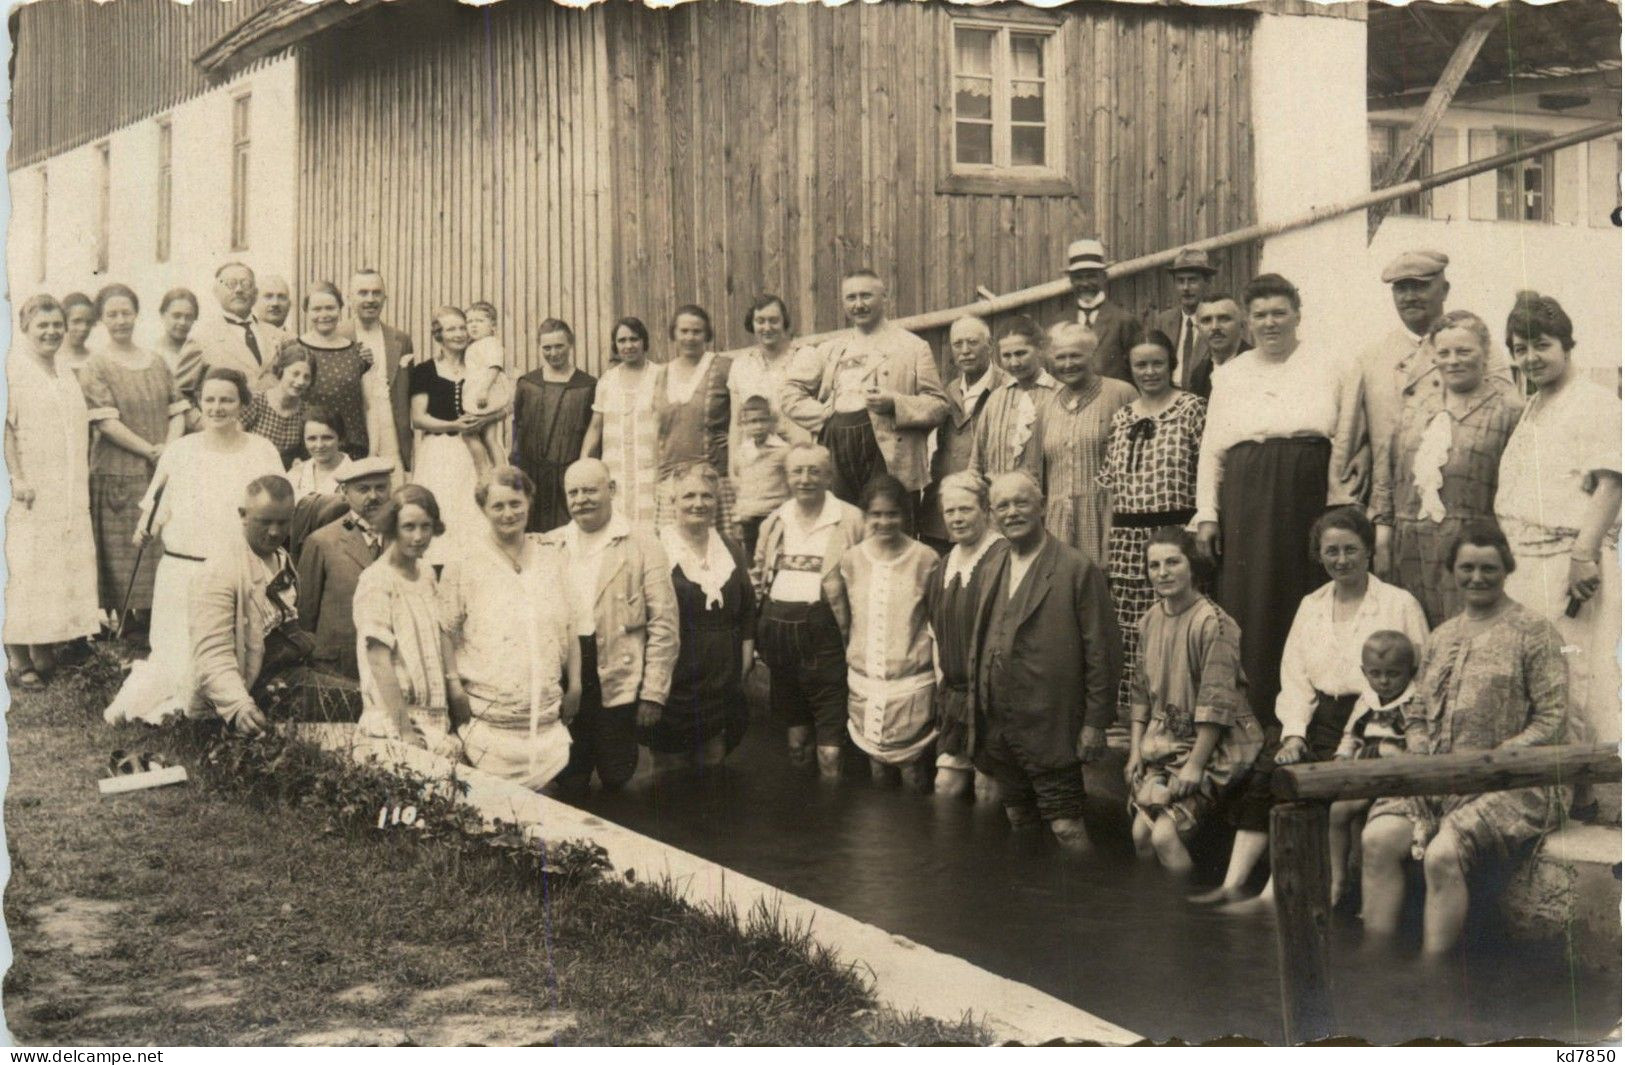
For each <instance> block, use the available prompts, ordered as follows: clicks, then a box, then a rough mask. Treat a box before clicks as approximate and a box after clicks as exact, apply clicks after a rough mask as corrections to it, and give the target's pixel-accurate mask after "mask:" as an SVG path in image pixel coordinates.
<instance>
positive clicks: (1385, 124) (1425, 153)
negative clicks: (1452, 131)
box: [1367, 119, 1433, 218]
mask: <svg viewBox="0 0 1625 1065" xmlns="http://www.w3.org/2000/svg"><path fill="white" fill-rule="evenodd" d="M1367 125H1368V127H1369V128H1370V129H1371V130H1378V129H1380V130H1384V131H1385V132H1386V134H1387V135H1388V136H1389V137H1390V138H1392V140H1393V143H1392V145H1390V147H1389V152H1388V161H1389V162H1392V161H1393V159H1394V157H1395V156H1396V155H1397V154H1398V152H1399V149H1400V147H1401V146H1402V145H1403V144H1404V143H1405V135H1406V134H1407V133H1409V132H1410V130H1411V128H1412V126H1411V124H1410V123H1408V122H1396V121H1392V120H1383V119H1373V120H1371V121H1370V122H1369V123H1367ZM1431 173H1433V138H1432V137H1429V138H1428V141H1427V144H1426V145H1424V146H1423V148H1422V156H1421V158H1420V159H1418V160H1417V161H1416V169H1415V170H1414V171H1412V173H1411V177H1413V178H1419V177H1427V176H1428V175H1429V174H1431ZM1374 177H1375V174H1373V178H1374ZM1372 191H1373V192H1375V191H1376V188H1375V186H1374V185H1373V187H1372ZM1408 199H1410V197H1409V196H1407V197H1405V198H1404V199H1400V200H1395V201H1393V204H1392V205H1391V206H1390V207H1389V209H1388V214H1389V217H1392V218H1432V217H1433V196H1432V195H1431V193H1430V190H1428V189H1423V190H1422V191H1421V192H1419V193H1417V194H1416V208H1417V209H1416V210H1414V211H1410V210H1405V209H1403V208H1402V207H1401V206H1400V205H1401V204H1403V203H1405V201H1406V200H1408Z"/></svg>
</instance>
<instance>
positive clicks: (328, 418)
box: [288, 404, 354, 499]
mask: <svg viewBox="0 0 1625 1065" xmlns="http://www.w3.org/2000/svg"><path fill="white" fill-rule="evenodd" d="M304 435H305V456H306V457H304V458H302V459H297V460H295V462H294V464H293V465H292V466H290V467H289V468H288V480H290V481H292V482H293V495H294V498H295V499H303V498H305V497H306V496H312V495H329V496H330V495H337V494H338V490H339V483H338V477H339V475H340V474H342V473H343V472H344V470H345V468H346V467H348V466H349V465H350V463H351V462H353V461H354V460H353V459H351V458H350V456H349V455H346V454H345V453H344V419H343V418H342V417H340V416H339V413H338V411H332V410H328V409H327V408H326V407H320V406H316V405H314V404H312V405H311V406H307V407H306V408H305V428H304Z"/></svg>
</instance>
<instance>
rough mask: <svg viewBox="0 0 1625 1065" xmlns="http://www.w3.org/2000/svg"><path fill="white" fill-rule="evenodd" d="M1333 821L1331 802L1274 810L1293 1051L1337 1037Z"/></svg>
mask: <svg viewBox="0 0 1625 1065" xmlns="http://www.w3.org/2000/svg"><path fill="white" fill-rule="evenodd" d="M1329 820H1330V808H1329V807H1328V806H1327V805H1326V804H1325V803H1283V804H1280V805H1278V806H1276V807H1274V808H1273V809H1272V810H1271V811H1270V873H1271V875H1273V876H1274V878H1275V942H1276V948H1277V953H1278V955H1279V958H1280V972H1281V1020H1282V1027H1283V1028H1284V1031H1285V1039H1286V1045H1287V1046H1297V1045H1299V1044H1300V1043H1307V1042H1310V1041H1312V1040H1316V1039H1326V1038H1328V1037H1330V1036H1332V1035H1335V1034H1336V1024H1337V1020H1336V1017H1335V1015H1334V1013H1333V1009H1332V973H1331V948H1330V943H1329V932H1330V927H1331V919H1332V907H1331V891H1332V868H1331V857H1330V854H1329V842H1328V840H1327V828H1328V822H1329Z"/></svg>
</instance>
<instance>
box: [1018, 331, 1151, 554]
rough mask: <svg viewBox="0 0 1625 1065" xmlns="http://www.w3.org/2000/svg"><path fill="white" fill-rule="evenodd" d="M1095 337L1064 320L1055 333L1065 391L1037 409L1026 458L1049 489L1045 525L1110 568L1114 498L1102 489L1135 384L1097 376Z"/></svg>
mask: <svg viewBox="0 0 1625 1065" xmlns="http://www.w3.org/2000/svg"><path fill="white" fill-rule="evenodd" d="M1095 344H1096V341H1095V335H1094V333H1092V332H1090V330H1089V327H1088V326H1083V325H1079V324H1077V323H1076V322H1062V323H1061V324H1059V325H1057V326H1055V327H1054V328H1052V329H1051V330H1050V362H1051V369H1052V372H1053V373H1054V375H1055V379H1056V380H1057V381H1059V382H1060V383H1061V388H1060V390H1059V391H1058V392H1056V393H1055V395H1054V396H1053V397H1052V398H1051V400H1050V401H1049V402H1048V403H1046V404H1044V405H1043V406H1041V407H1040V408H1039V410H1038V417H1037V420H1036V421H1035V422H1034V424H1033V441H1032V443H1031V444H1029V445H1028V447H1027V455H1026V458H1025V459H1024V461H1023V465H1024V466H1025V467H1026V469H1027V470H1028V472H1030V473H1031V474H1032V475H1033V476H1034V477H1035V478H1037V480H1038V483H1039V485H1040V486H1041V487H1042V488H1043V489H1044V500H1045V513H1044V527H1045V528H1047V529H1048V530H1049V531H1050V535H1052V536H1054V537H1056V538H1058V539H1060V540H1062V541H1065V542H1066V543H1069V544H1071V545H1072V546H1073V547H1075V548H1077V549H1078V550H1079V551H1081V552H1082V553H1083V554H1084V555H1085V556H1086V557H1087V558H1089V559H1090V561H1092V562H1094V563H1096V564H1097V565H1100V566H1101V568H1102V569H1104V568H1105V562H1106V532H1107V529H1108V528H1109V526H1110V524H1111V501H1110V497H1109V495H1108V494H1107V492H1106V489H1104V488H1102V487H1101V486H1100V470H1101V467H1102V466H1104V465H1105V462H1106V439H1107V436H1108V434H1109V433H1110V431H1111V424H1112V418H1113V417H1114V416H1115V415H1116V414H1117V412H1118V411H1119V410H1120V409H1122V408H1123V407H1126V406H1128V405H1129V404H1130V403H1132V402H1133V401H1134V397H1135V391H1134V386H1133V385H1131V384H1128V383H1127V382H1126V381H1119V380H1116V379H1115V378H1110V377H1101V376H1100V374H1098V373H1096V372H1095V367H1094V354H1095Z"/></svg>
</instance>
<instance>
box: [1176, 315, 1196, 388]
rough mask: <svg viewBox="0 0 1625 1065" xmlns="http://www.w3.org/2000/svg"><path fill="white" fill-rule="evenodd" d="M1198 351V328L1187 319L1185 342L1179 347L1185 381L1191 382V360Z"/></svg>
mask: <svg viewBox="0 0 1625 1065" xmlns="http://www.w3.org/2000/svg"><path fill="white" fill-rule="evenodd" d="M1195 350H1196V328H1195V324H1194V323H1193V322H1192V321H1191V320H1190V319H1189V318H1186V319H1185V342H1184V343H1183V344H1181V345H1180V346H1179V365H1180V368H1181V369H1183V370H1184V371H1185V380H1187V381H1188V380H1190V372H1191V358H1192V355H1193V353H1194V352H1195Z"/></svg>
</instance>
